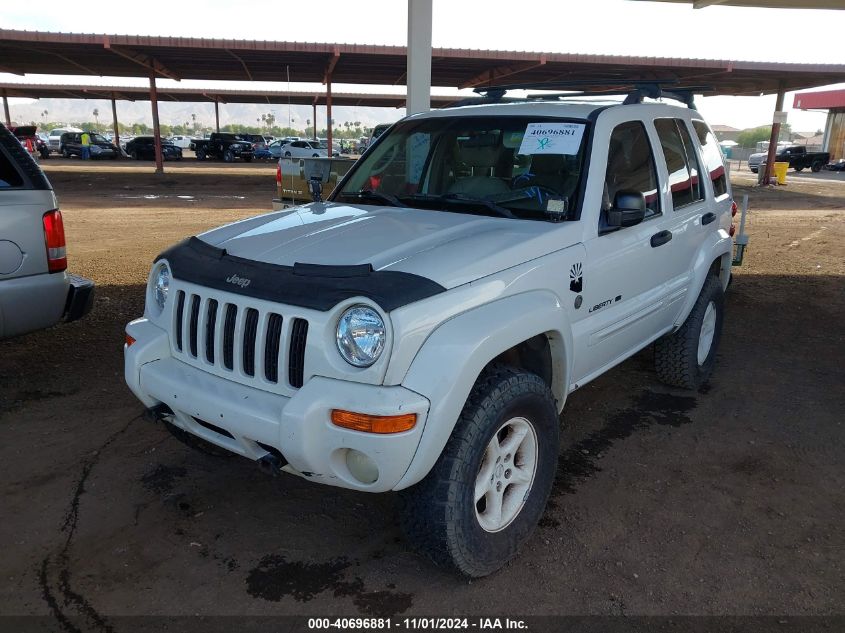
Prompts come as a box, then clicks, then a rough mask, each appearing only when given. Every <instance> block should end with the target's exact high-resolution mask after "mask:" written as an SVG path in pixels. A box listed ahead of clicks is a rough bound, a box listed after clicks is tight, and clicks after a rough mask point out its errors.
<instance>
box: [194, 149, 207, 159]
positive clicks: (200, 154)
mask: <svg viewBox="0 0 845 633" xmlns="http://www.w3.org/2000/svg"><path fill="white" fill-rule="evenodd" d="M194 153H195V154H196V155H197V160H205V150H204V149H198V150H197V151H196V152H194Z"/></svg>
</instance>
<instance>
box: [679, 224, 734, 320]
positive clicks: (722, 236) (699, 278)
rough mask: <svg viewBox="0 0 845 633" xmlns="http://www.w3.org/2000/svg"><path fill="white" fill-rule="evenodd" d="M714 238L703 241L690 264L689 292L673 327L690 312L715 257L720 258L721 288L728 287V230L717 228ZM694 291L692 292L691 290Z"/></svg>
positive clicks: (730, 245)
mask: <svg viewBox="0 0 845 633" xmlns="http://www.w3.org/2000/svg"><path fill="white" fill-rule="evenodd" d="M715 235H716V239H715V241H713V240H708V241H707V242H705V243H704V244H703V245H702V246H701V248H700V249H699V250H698V253H697V254H696V256H695V260H694V261H693V264H692V275H691V280H690V286H689V287H690V292H688V293H687V297H686V300H685V301H684V307H683V309H682V310H681V311H680V313H679V314H678V318H677V319H675V323H674V325H675V327H674V329H678V328H679V327H681V326H682V325H683V324H684V321H686V320H687V317H688V316H689V313H690V312H692V308H693V306H695V302H696V301H698V295H699V294H700V293H701V289H702V288H703V287H704V281H705V280H706V279H707V274H708V273H709V272H710V266H711V265H712V264H713V262H714V261H716V260H717V259H721V260H722V262H721V267H720V270H719V278H720V279H721V280H722V290H725V289H726V288H727V287H728V281H729V280H730V278H731V260H732V254H733V240H732V239H731V237H730V235H728V232H727V231H725V230H724V229H719V231H718V233H716V234H715ZM693 291H694V292H693Z"/></svg>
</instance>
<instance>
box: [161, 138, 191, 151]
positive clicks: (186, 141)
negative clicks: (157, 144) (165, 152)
mask: <svg viewBox="0 0 845 633" xmlns="http://www.w3.org/2000/svg"><path fill="white" fill-rule="evenodd" d="M167 140H168V141H170V142H171V143H173V144H174V145H175V146H176V147H178V148H179V149H188V148H189V147H190V146H191V137H190V136H182V135H177V136H171V137H170V138H168V139H167Z"/></svg>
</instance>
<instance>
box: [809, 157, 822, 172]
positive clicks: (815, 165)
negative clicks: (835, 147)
mask: <svg viewBox="0 0 845 633" xmlns="http://www.w3.org/2000/svg"><path fill="white" fill-rule="evenodd" d="M823 166H824V165H823V163H822V162H821V161H820V160H817V161H816V162H814V163H813V164H812V165H810V169H811V170H812V172H813V173H814V174H817V173H818V172H820V171H821V170H822V167H823Z"/></svg>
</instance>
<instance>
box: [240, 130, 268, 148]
mask: <svg viewBox="0 0 845 633" xmlns="http://www.w3.org/2000/svg"><path fill="white" fill-rule="evenodd" d="M237 136H238V138H240V139H241V140H243V141H248V142H250V143H252V149H253V150H258V149H263V148H265V147H267V141H266V140H265V139H264V137H263V136H261V135H260V134H238V135H237Z"/></svg>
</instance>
